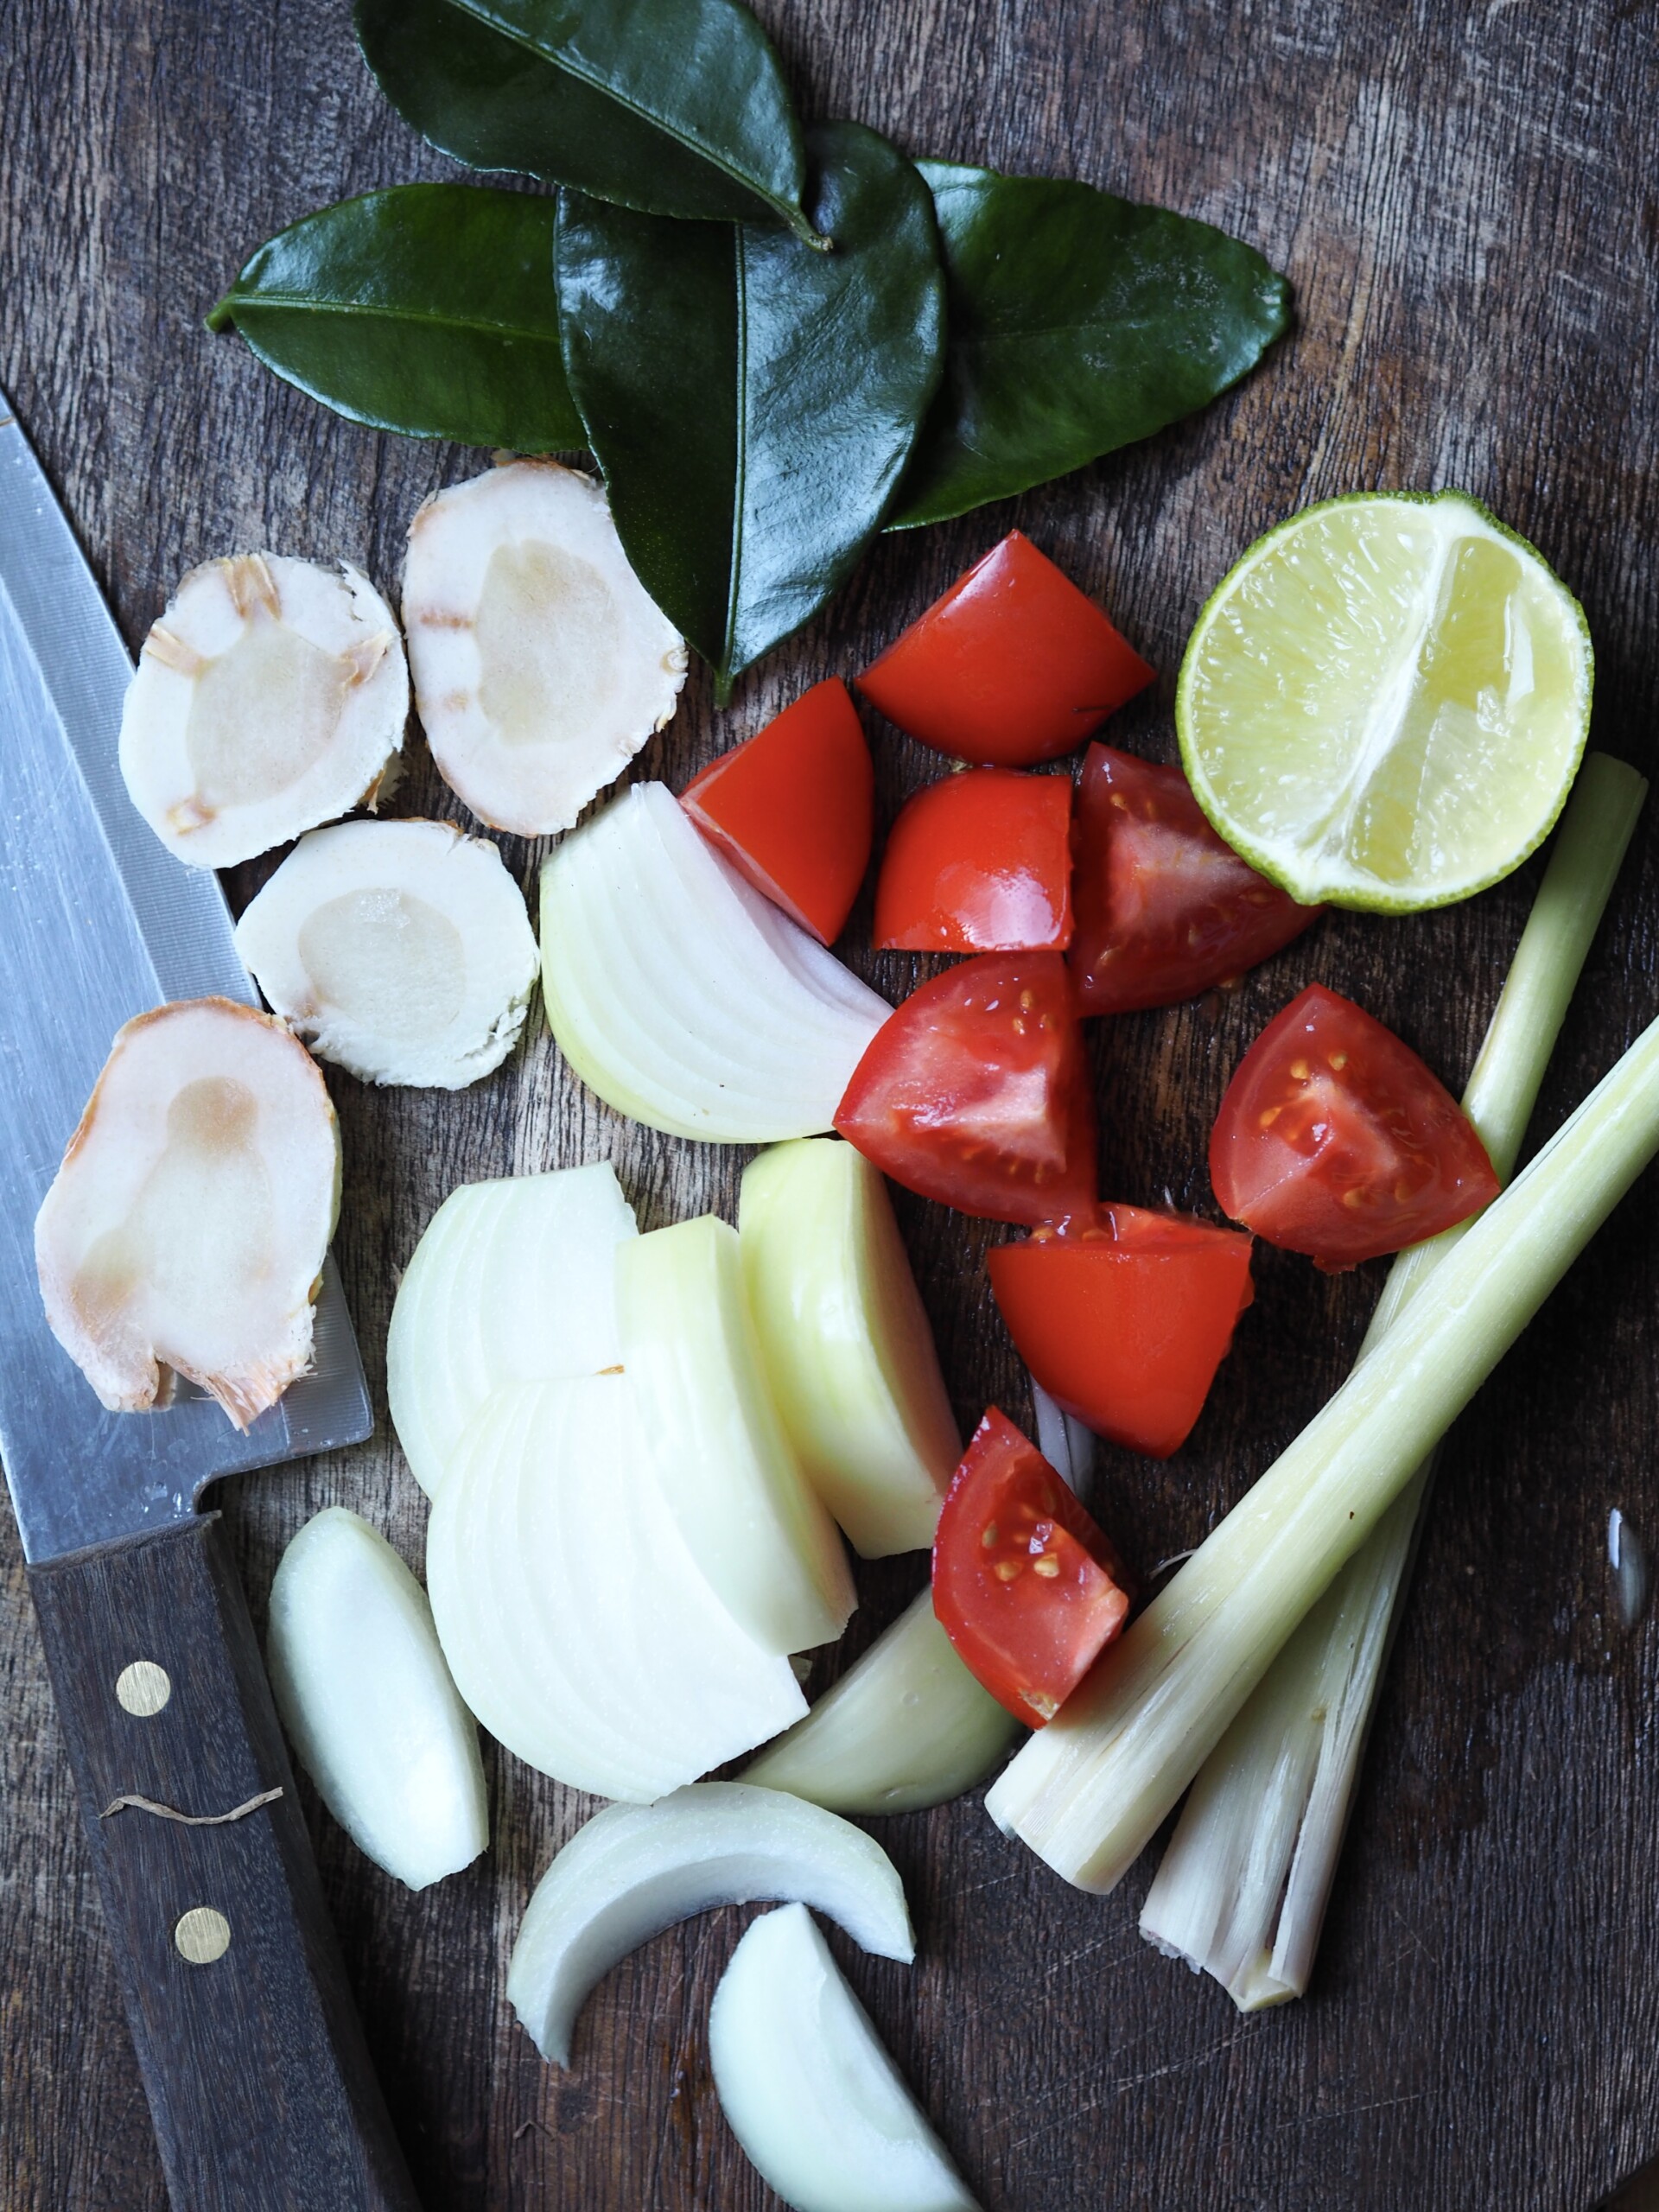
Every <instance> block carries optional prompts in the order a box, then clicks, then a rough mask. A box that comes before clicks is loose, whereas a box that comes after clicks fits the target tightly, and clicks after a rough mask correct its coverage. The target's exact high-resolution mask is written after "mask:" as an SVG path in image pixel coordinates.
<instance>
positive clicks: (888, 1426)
mask: <svg viewBox="0 0 1659 2212" xmlns="http://www.w3.org/2000/svg"><path fill="white" fill-rule="evenodd" d="M737 1220H738V1229H739V1231H740V1234H741V1238H742V1246H743V1274H744V1280H745V1281H746V1282H747V1287H748V1294H749V1306H750V1310H751V1312H752V1313H753V1315H754V1325H755V1330H756V1332H757V1334H758V1335H759V1337H760V1354H761V1358H762V1360H763V1361H764V1363H765V1366H766V1379H767V1381H768V1382H769V1383H771V1385H772V1395H773V1396H774V1397H775V1398H776V1400H777V1402H778V1410H779V1413H780V1414H782V1415H783V1417H784V1426H785V1428H787V1429H788V1431H789V1433H790V1439H791V1442H792V1443H793V1444H794V1446H795V1448H796V1450H797V1451H798V1452H799V1453H800V1455H801V1459H802V1461H803V1463H804V1465H805V1468H806V1471H807V1476H808V1478H809V1480H810V1482H811V1484H812V1486H813V1488H814V1489H815V1490H816V1491H817V1493H818V1495H819V1497H821V1498H823V1502H824V1503H825V1504H826V1505H827V1506H828V1507H829V1510H830V1511H831V1512H832V1513H833V1514H834V1515H835V1516H836V1520H837V1521H838V1522H840V1523H841V1525H842V1528H843V1529H845V1530H846V1532H847V1534H848V1535H849V1537H850V1538H851V1540H852V1542H853V1545H854V1547H855V1549H856V1550H857V1551H859V1552H860V1553H861V1554H862V1555H863V1557H864V1558H866V1559H883V1558H886V1557H887V1555H888V1554H891V1553H893V1552H908V1551H919V1550H924V1549H925V1548H926V1547H927V1546H928V1545H930V1544H931V1542H932V1541H933V1530H934V1527H935V1525H936V1524H937V1522H938V1517H939V1506H940V1504H941V1503H942V1501H943V1499H944V1493H945V1491H946V1490H947V1489H949V1487H950V1478H951V1476H952V1475H953V1474H954V1473H955V1472H956V1469H957V1461H958V1460H959V1459H961V1457H962V1437H961V1433H960V1432H959V1431H958V1429H957V1424H956V1420H955V1417H954V1416H953V1414H951V1411H950V1399H949V1398H948V1397H947V1396H946V1395H945V1389H944V1376H942V1375H941V1374H940V1373H939V1359H938V1352H937V1351H935V1350H934V1348H933V1332H932V1330H931V1328H930V1327H929V1326H928V1320H927V1314H926V1312H925V1309H924V1307H923V1305H922V1300H921V1295H920V1294H919V1292H918V1290H917V1288H916V1279H915V1277H914V1275H912V1273H911V1271H910V1262H909V1260H908V1258H907V1257H906V1253H905V1247H904V1243H903V1240H902V1239H901V1238H900V1236H899V1224H898V1223H897V1222H896V1221H895V1220H894V1219H893V1205H892V1202H891V1200H890V1199H889V1198H888V1197H887V1185H886V1183H885V1182H884V1181H883V1179H882V1177H881V1173H880V1169H879V1168H876V1167H874V1166H872V1165H871V1164H870V1162H869V1161H868V1160H866V1159H865V1157H864V1155H863V1154H862V1153H861V1152H857V1151H855V1149H854V1147H852V1146H851V1145H849V1144H842V1142H841V1141H840V1140H839V1139H838V1138H825V1137H808V1138H804V1139H803V1140H801V1141H799V1142H798V1143H794V1144H782V1145H777V1146H774V1147H772V1150H771V1151H769V1152H763V1153H762V1154H760V1157H759V1158H758V1159H757V1160H752V1161H751V1162H750V1164H749V1166H747V1168H746V1169H745V1170H744V1173H743V1192H742V1198H741V1201H740V1204H739V1208H738V1217H737Z"/></svg>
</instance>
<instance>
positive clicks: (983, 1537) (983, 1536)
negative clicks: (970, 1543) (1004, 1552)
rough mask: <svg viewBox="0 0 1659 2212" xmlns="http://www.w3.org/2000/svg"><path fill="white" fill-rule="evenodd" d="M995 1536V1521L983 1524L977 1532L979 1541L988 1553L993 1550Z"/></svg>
mask: <svg viewBox="0 0 1659 2212" xmlns="http://www.w3.org/2000/svg"><path fill="white" fill-rule="evenodd" d="M996 1536H997V1529H996V1523H995V1521H988V1522H986V1523H985V1526H984V1527H983V1528H982V1529H981V1530H980V1532H979V1541H980V1542H981V1543H982V1544H983V1545H984V1547H985V1548H986V1550H987V1551H990V1550H992V1549H994V1548H995V1543H996Z"/></svg>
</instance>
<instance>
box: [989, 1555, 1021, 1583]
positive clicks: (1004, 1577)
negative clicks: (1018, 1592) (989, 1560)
mask: <svg viewBox="0 0 1659 2212" xmlns="http://www.w3.org/2000/svg"><path fill="white" fill-rule="evenodd" d="M1025 1563H1026V1562H1025V1561H1024V1560H1022V1559H1000V1560H998V1561H997V1562H996V1579H997V1580H998V1581H999V1582H1012V1581H1013V1580H1014V1576H1015V1575H1016V1574H1018V1573H1019V1572H1020V1568H1021V1567H1023V1566H1024V1565H1025Z"/></svg>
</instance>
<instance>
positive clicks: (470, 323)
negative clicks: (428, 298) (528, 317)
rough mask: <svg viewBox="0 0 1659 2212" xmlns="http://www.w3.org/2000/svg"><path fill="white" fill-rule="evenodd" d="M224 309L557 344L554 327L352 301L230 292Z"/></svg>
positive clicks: (236, 311) (538, 343) (272, 293)
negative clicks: (283, 311)
mask: <svg viewBox="0 0 1659 2212" xmlns="http://www.w3.org/2000/svg"><path fill="white" fill-rule="evenodd" d="M225 305H226V307H227V308H229V309H230V311H231V315H232V319H234V317H235V316H236V315H237V314H238V311H239V310H241V309H243V308H289V309H292V310H294V311H295V312H296V313H299V314H302V315H356V316H359V317H360V318H362V319H364V320H365V321H372V322H425V323H434V324H436V325H438V326H440V327H442V328H443V329H445V330H464V331H470V332H472V333H473V334H474V335H476V336H479V337H488V338H527V339H530V340H532V341H533V342H534V343H536V344H537V345H540V346H554V347H556V346H558V343H559V334H558V329H557V327H556V326H555V327H554V328H553V329H551V330H538V329H535V328H532V327H530V326H528V325H524V324H519V323H513V322H489V321H483V320H481V319H480V318H479V317H478V316H476V315H442V314H437V313H435V312H434V311H433V310H432V309H430V308H388V307H365V306H364V305H363V304H362V303H361V302H359V301H356V300H320V299H317V298H315V297H314V296H313V297H308V296H306V295H304V294H302V293H292V292H234V291H232V292H229V293H227V294H226V299H225Z"/></svg>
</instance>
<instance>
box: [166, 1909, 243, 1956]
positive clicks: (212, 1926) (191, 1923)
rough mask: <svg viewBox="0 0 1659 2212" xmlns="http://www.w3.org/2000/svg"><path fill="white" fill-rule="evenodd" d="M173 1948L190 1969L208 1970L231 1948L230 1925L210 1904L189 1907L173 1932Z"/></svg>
mask: <svg viewBox="0 0 1659 2212" xmlns="http://www.w3.org/2000/svg"><path fill="white" fill-rule="evenodd" d="M173 1947H174V1948H175V1950H176V1951H177V1953H178V1955H179V1956H180V1957H181V1959H188V1961H189V1962H190V1964H191V1965H192V1966H193V1967H210V1966H212V1964H213V1961H214V1960H215V1959H222V1958H223V1957H224V1955H225V1954H226V1951H228V1950H229V1949H230V1948H231V1923H230V1922H229V1921H228V1920H226V1917H225V1916H224V1914H223V1913H222V1912H220V1911H219V1910H217V1909H216V1908H215V1907H214V1906H213V1905H211V1904H197V1905H192V1906H191V1908H190V1910H189V1911H188V1912H187V1913H186V1914H185V1915H184V1916H183V1918H182V1919H181V1921H180V1922H179V1924H178V1926H177V1927H176V1928H175V1929H174V1930H173Z"/></svg>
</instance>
